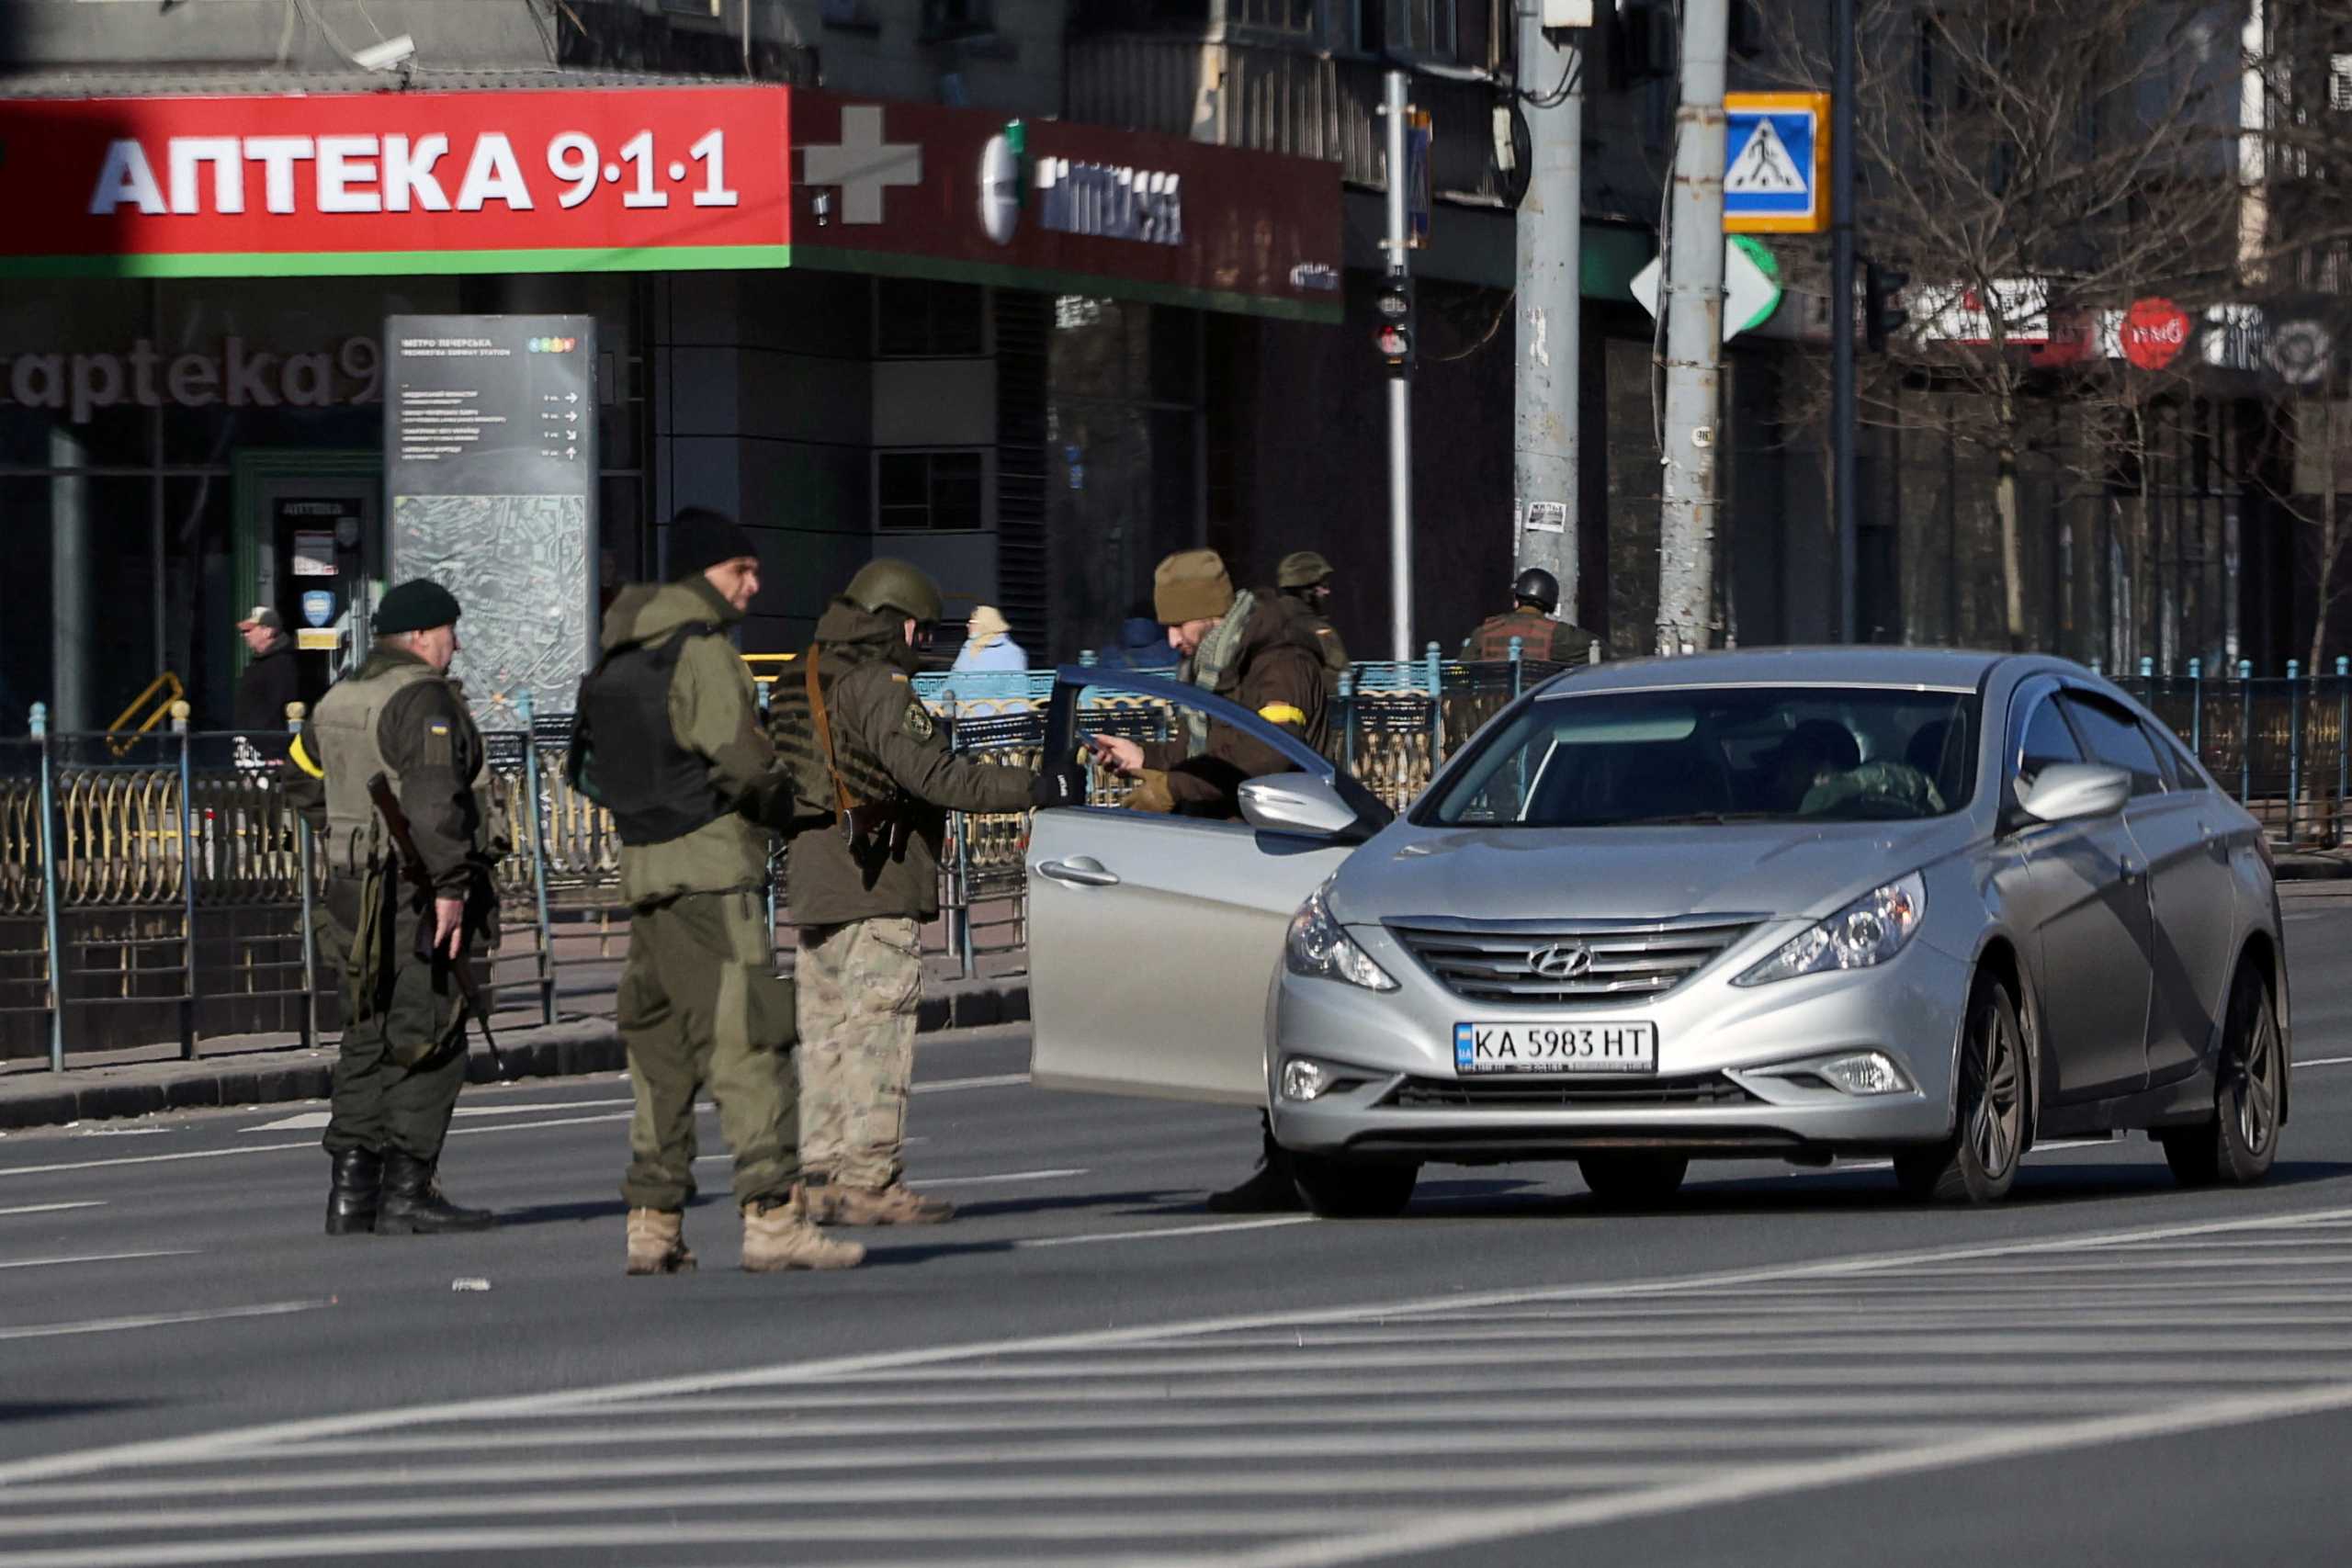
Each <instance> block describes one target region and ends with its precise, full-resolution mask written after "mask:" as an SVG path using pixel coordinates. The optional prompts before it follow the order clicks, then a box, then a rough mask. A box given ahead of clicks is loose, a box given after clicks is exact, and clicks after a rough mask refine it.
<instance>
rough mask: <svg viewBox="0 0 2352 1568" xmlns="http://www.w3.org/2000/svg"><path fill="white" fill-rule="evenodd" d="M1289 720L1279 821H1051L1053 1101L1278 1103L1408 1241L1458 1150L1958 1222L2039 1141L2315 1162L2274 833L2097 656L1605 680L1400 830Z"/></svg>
mask: <svg viewBox="0 0 2352 1568" xmlns="http://www.w3.org/2000/svg"><path fill="white" fill-rule="evenodd" d="M1067 673H1068V676H1069V680H1068V682H1067V683H1066V687H1065V690H1064V691H1063V692H1061V693H1058V694H1057V703H1056V705H1055V709H1054V714H1053V717H1052V719H1051V726H1052V729H1053V733H1049V744H1054V745H1061V744H1068V743H1069V741H1070V740H1071V739H1072V728H1073V724H1074V719H1073V715H1074V713H1075V704H1074V702H1073V701H1072V700H1071V699H1072V697H1073V696H1074V695H1075V687H1076V685H1077V683H1078V682H1080V681H1081V680H1082V679H1084V678H1085V677H1086V675H1087V674H1088V673H1091V672H1082V671H1069V672H1067ZM1130 683H1131V684H1133V685H1136V686H1137V687H1143V686H1150V687H1151V688H1153V694H1156V695H1159V696H1162V697H1166V698H1168V699H1169V700H1171V701H1176V702H1180V703H1186V704H1191V705H1196V706H1202V707H1206V708H1209V709H1211V710H1212V711H1213V713H1214V716H1217V717H1219V718H1222V719H1224V720H1225V721H1226V722H1229V723H1239V724H1250V725H1256V724H1257V721H1256V720H1255V718H1254V716H1250V715H1248V714H1246V713H1243V712H1241V711H1240V710H1238V709H1234V708H1232V707H1231V705H1226V704H1220V703H1218V702H1216V699H1214V698H1209V697H1204V696H1203V695H1202V694H1200V693H1198V692H1197V691H1193V690H1190V689H1187V688H1183V687H1177V686H1172V685H1165V684H1163V683H1160V682H1148V681H1146V680H1143V679H1141V678H1136V679H1135V680H1133V681H1131V682H1130ZM1258 728H1259V729H1260V730H1261V733H1262V736H1263V738H1264V739H1266V740H1267V743H1268V744H1269V745H1272V746H1275V747H1276V749H1277V750H1282V751H1283V753H1284V754H1285V755H1286V756H1289V757H1291V758H1292V759H1293V760H1295V761H1296V762H1297V763H1298V764H1299V768H1298V772H1296V773H1284V774H1279V775H1275V776H1272V777H1269V778H1261V779H1258V780H1255V781H1252V782H1250V783H1249V784H1245V785H1243V786H1242V787H1241V793H1240V805H1241V809H1242V812H1243V816H1244V818H1245V820H1243V821H1240V822H1229V821H1213V820H1204V819H1200V818H1176V817H1152V816H1142V815H1138V814H1135V813H1129V812H1120V811H1115V810H1107V809H1099V808H1090V809H1080V810H1065V811H1052V812H1043V813H1040V814H1039V815H1038V817H1037V818H1036V821H1035V829H1034V831H1033V837H1032V840H1031V843H1030V847H1029V851H1028V863H1029V888H1030V901H1031V902H1030V921H1031V966H1032V998H1033V1009H1034V1011H1035V1061H1034V1064H1033V1076H1034V1077H1035V1081H1036V1082H1037V1083H1039V1084H1040V1085H1043V1086H1046V1087H1063V1088H1070V1089H1091V1090H1098V1091H1105V1090H1107V1091H1112V1092H1131V1093H1142V1094H1159V1095H1166V1096H1170V1097H1174V1098H1179V1099H1190V1100H1216V1101H1225V1102H1230V1103H1235V1104H1250V1105H1259V1106H1262V1107H1264V1108H1266V1109H1267V1110H1268V1111H1269V1112H1270V1114H1271V1116H1272V1125H1273V1131H1274V1135H1275V1138H1276V1140H1277V1141H1278V1142H1279V1143H1280V1144H1281V1145H1283V1148H1284V1149H1286V1150H1287V1151H1289V1152H1290V1154H1291V1156H1292V1158H1293V1163H1294V1168H1295V1173H1296V1176H1297V1180H1298V1185H1299V1188H1300V1190H1301V1192H1302V1195H1303V1196H1304V1197H1305V1198H1306V1201H1308V1203H1309V1204H1310V1205H1311V1206H1312V1207H1313V1208H1314V1209H1315V1210H1316V1211H1317V1213H1324V1214H1329V1215H1368V1214H1383V1213H1395V1212H1397V1210H1399V1209H1401V1208H1402V1207H1403V1206H1404V1205H1405V1203H1406V1202H1407V1201H1408V1199H1409V1198H1410V1196H1411V1194H1412V1190H1413V1186H1414V1182H1415V1180H1416V1178H1417V1176H1418V1173H1419V1169H1420V1168H1421V1166H1422V1165H1423V1164H1424V1163H1428V1162H1432V1161H1436V1162H1447V1163H1454V1164H1494V1163H1499V1162H1505V1161H1511V1162H1517V1161H1526V1160H1542V1159H1563V1158H1565V1159H1574V1160H1576V1161H1577V1164H1578V1165H1579V1167H1580V1168H1581V1170H1582V1173H1583V1176H1584V1179H1585V1181H1586V1183H1587V1185H1588V1186H1589V1188H1590V1189H1591V1190H1592V1191H1593V1192H1594V1193H1595V1194H1596V1196H1598V1197H1599V1198H1600V1199H1601V1200H1602V1201H1618V1202H1625V1203H1630V1204H1639V1203H1650V1202H1656V1201H1661V1200H1663V1199H1665V1198H1666V1197H1667V1196H1668V1195H1669V1194H1670V1193H1671V1192H1672V1191H1673V1190H1675V1189H1676V1188H1677V1187H1678V1186H1679V1184H1680V1182H1681V1180H1682V1179H1683V1176H1684V1174H1685V1172H1686V1170H1687V1169H1688V1168H1689V1164H1690V1162H1691V1160H1692V1159H1694V1158H1718V1159H1726V1158H1727V1159H1757V1158H1780V1159H1785V1160H1788V1161H1790V1162H1792V1163H1793V1164H1797V1165H1826V1164H1828V1163H1830V1162H1831V1161H1832V1160H1833V1159H1835V1158H1838V1157H1840V1156H1892V1157H1893V1160H1894V1170H1895V1174H1896V1177H1897V1179H1898V1180H1899V1181H1900V1183H1901V1185H1902V1187H1903V1188H1904V1190H1905V1191H1907V1192H1909V1193H1911V1194H1913V1195H1914V1196H1916V1197H1919V1198H1934V1199H1942V1200H1949V1201H1979V1202H1982V1201H1992V1200H1996V1199H1998V1198H2000V1197H2001V1196H2002V1195H2004V1194H2005V1193H2006V1192H2007V1190H2008V1189H2009V1186H2010V1184H2011V1182H2012V1181H2013V1180H2014V1179H2015V1178H2016V1175H2017V1171H2018V1162H2019V1160H2020V1158H2021V1157H2022V1156H2023V1155H2024V1153H2025V1151H2026V1150H2027V1149H2028V1148H2030V1147H2031V1146H2032V1145H2033V1144H2034V1142H2035V1141H2036V1140H2037V1139H2052V1138H2058V1137H2069V1138H2074V1137H2085V1136H2088V1137H2098V1136H2104V1135H2110V1134H2119V1133H2122V1132H2125V1131H2128V1130H2132V1129H2145V1130H2147V1131H2148V1132H2149V1133H2150V1134H2152V1135H2153V1136H2154V1137H2155V1138H2156V1139H2157V1140H2158V1141H2159V1142H2160V1143H2161V1145H2162V1146H2163V1148H2164V1152H2165V1158H2166V1159H2167V1161H2169V1163H2170V1164H2171V1167H2172V1168H2173V1170H2174V1172H2175V1173H2176V1175H2177V1177H2178V1178H2179V1179H2181V1180H2182V1181H2184V1182H2188V1183H2192V1184H2199V1183H2211V1182H2217V1181H2222V1182H2245V1181H2252V1180H2256V1179H2259V1178H2261V1177H2262V1176H2263V1175H2264V1174H2265V1173H2267V1171H2268V1169H2269V1168H2270V1166H2271V1162H2272V1160H2273V1158H2274V1157H2275V1156H2276V1154H2277V1150H2278V1134H2279V1130H2280V1128H2281V1127H2282V1126H2283V1125H2284V1123H2285V1122H2286V1119H2287V1111H2288V1108H2289V1100H2290V1094H2289V1091H2290V1077H2289V1051H2288V1043H2287V1037H2286V1025H2285V1019H2286V1017H2287V991H2286V987H2287V974H2286V963H2285V954H2284V949H2283V947H2282V944H2281V926H2280V921H2279V917H2278V896H2277V892H2276V890H2275V888H2274V886H2273V884H2272V879H2271V866H2270V861H2269V855H2268V851H2267V848H2266V845H2265V842H2264V840H2263V836H2262V833H2261V830H2260V829H2259V827H2258V825H2257V824H2256V822H2255V820H2254V818H2252V817H2250V816H2249V815H2247V813H2246V812H2245V811H2244V810H2243V809H2241V808H2240V807H2238V806H2237V805H2236V803H2235V802H2233V801H2232V800H2231V799H2230V798H2228V797H2227V796H2226V795H2223V794H2222V792H2221V790H2220V789H2219V788H2218V787H2217V786H2216V785H2215V784H2214V783H2213V781H2212V779H2211V777H2210V776H2208V775H2207V774H2206V773H2205V772H2204V770H2203V769H2202V768H2201V767H2200V766H2199V764H2198V762H2197V761H2196V759H2195V758H2194V757H2192V756H2191V755H2190V754H2189V752H2188V750H2187V749H2186V748H2185V747H2183V746H2182V745H2181V744H2180V743H2179V742H2178V740H2177V739H2175V738H2174V736H2173V735H2172V734H2171V733H2170V732H2169V731H2168V730H2167V729H2165V727H2164V726H2163V725H2162V724H2160V723H2158V722H2157V721H2156V720H2155V719H2154V718H2153V717H2151V716H2149V715H2148V714H2147V713H2146V712H2145V711H2144V710H2143V709H2142V708H2140V707H2139V706H2138V705H2135V704H2134V703H2133V702H2132V701H2131V699H2130V698H2129V697H2127V696H2126V695H2125V694H2123V693H2122V692H2120V691H2119V690H2118V689H2116V688H2115V687H2114V686H2112V685H2110V684H2109V683H2108V682H2104V681H2102V680H2100V679H2099V678H2098V676H2097V675H2095V674H2093V673H2091V672H2090V671H2086V670H2084V669H2082V668H2080V667H2079V666H2076V665H2074V664H2070V663H2067V662H2065V661H2064V660H2052V659H2045V658H2038V657H2030V656H2017V657H2010V656H2004V655H1995V654H1981V653H1962V652H1947V651H1939V650H1925V649H1885V648H1871V649H1826V650H1790V651H1747V652H1738V653H1725V654H1710V655H1701V656H1697V657H1686V658H1681V659H1674V660H1644V661H1638V662H1631V663H1624V664H1612V665H1604V666H1599V667H1595V668H1592V669H1589V670H1582V671H1575V672H1573V673H1571V674H1568V675H1564V676H1561V677H1559V678H1557V679H1555V680H1554V681H1551V682H1547V683H1545V684H1544V685H1542V686H1540V687H1538V688H1536V689H1535V690H1533V691H1532V692H1530V693H1528V694H1526V695H1524V696H1522V697H1521V698H1519V699H1518V700H1517V701H1515V702H1513V703H1512V704H1511V705H1510V706H1509V707H1508V708H1506V709H1505V710H1504V711H1503V713H1502V714H1501V715H1500V716H1498V717H1497V718H1496V719H1495V720H1494V721H1493V722H1492V723H1491V724H1489V725H1488V726H1487V728H1485V729H1484V730H1482V731H1481V732H1480V733H1479V734H1478V736H1477V737H1476V739H1473V740H1472V741H1471V742H1470V743H1469V744H1467V745H1465V746H1464V747H1462V748H1461V749H1460V750H1458V752H1457V753H1456V754H1455V755H1454V756H1453V758H1452V759H1451V760H1450V761H1448V762H1447V763H1446V765H1445V766H1444V767H1443V768H1442V770H1441V771H1440V772H1439V773H1438V774H1437V776H1436V777H1435V778H1434V779H1433V780H1432V781H1431V783H1430V787H1429V788H1428V790H1427V791H1426V792H1424V794H1423V795H1421V797H1420V798H1419V800H1418V801H1417V802H1416V803H1415V804H1414V805H1413V806H1412V807H1411V808H1410V809H1409V810H1408V811H1407V812H1406V813H1405V815H1404V816H1402V817H1400V818H1395V819H1394V820H1391V819H1390V816H1389V813H1388V812H1386V811H1385V809H1384V808H1383V807H1380V806H1379V805H1378V803H1377V802H1376V801H1374V799H1373V798H1372V797H1371V796H1370V795H1367V794H1366V793H1365V792H1364V791H1363V788H1362V787H1361V786H1360V785H1359V784H1356V783H1355V781H1354V780H1352V779H1351V778H1349V777H1347V776H1346V775H1345V774H1344V773H1340V771H1338V770H1336V769H1334V768H1333V767H1332V766H1331V765H1330V764H1329V762H1327V761H1324V760H1323V759H1321V758H1319V757H1317V756H1316V755H1315V754H1314V753H1312V752H1311V751H1308V750H1306V749H1305V748H1304V747H1301V746H1299V745H1297V743H1295V741H1291V740H1289V739H1287V738H1286V737H1284V736H1283V735H1281V734H1280V733H1279V732H1277V731H1274V730H1273V729H1272V728H1271V727H1265V726H1258Z"/></svg>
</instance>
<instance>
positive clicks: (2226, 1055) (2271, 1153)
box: [2157, 964, 2288, 1187]
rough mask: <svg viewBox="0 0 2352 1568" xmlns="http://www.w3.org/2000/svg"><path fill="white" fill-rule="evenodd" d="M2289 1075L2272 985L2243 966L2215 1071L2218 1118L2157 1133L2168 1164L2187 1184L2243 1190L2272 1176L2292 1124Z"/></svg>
mask: <svg viewBox="0 0 2352 1568" xmlns="http://www.w3.org/2000/svg"><path fill="white" fill-rule="evenodd" d="M2287 1071H2288V1068H2287V1051H2286V1045H2285V1042H2283V1041H2281V1040H2280V1039H2279V1038H2278V1009H2277V1007H2276V1006H2274V1005H2273V1004H2272V1002H2271V1000H2270V987H2269V986H2268V984H2267V983H2266V982H2265V981H2264V979H2263V977H2262V976H2261V974H2260V972H2259V971H2257V970H2256V968H2255V967H2254V966H2253V965H2252V964H2241V965H2240V966H2239V969H2238V976H2237V979H2236V981H2235V982H2234V983H2233V984H2232V986H2231V987H2230V1011H2229V1018H2228V1022H2227V1024H2226V1026H2225V1027H2224V1028H2223V1030H2222V1055H2221V1060H2220V1061H2219V1062H2218V1063H2217V1064H2216V1065H2215V1066H2214V1072H2213V1114H2212V1115H2211V1117H2210V1118H2208V1119H2207V1120H2205V1121H2202V1122H2197V1123H2195V1124H2194V1125H2192V1126H2188V1127H2168V1128H2166V1129H2165V1130H2164V1131H2163V1132H2162V1133H2160V1134H2157V1135H2158V1136H2159V1137H2160V1138H2161V1139H2162V1140H2163V1141H2164V1146H2165V1163H2166V1164H2167V1165H2169V1166H2171V1167H2172V1173H2173V1175H2174V1177H2175V1178H2176V1179H2178V1180H2179V1182H2180V1184H2181V1185H2182V1186H2184V1187H2211V1186H2212V1185H2213V1184H2214V1183H2216V1182H2227V1183H2229V1184H2231V1185H2233V1186H2243V1185H2245V1183H2247V1182H2253V1181H2259V1180H2261V1179H2263V1178H2264V1177H2266V1176H2267V1175H2269V1174H2270V1167H2271V1163H2272V1162H2273V1161H2274V1160H2276V1159H2277V1158H2278V1129H2279V1127H2280V1126H2281V1125H2282V1124H2283V1122H2285V1119H2286V1117H2285V1112H2286V1107H2287Z"/></svg>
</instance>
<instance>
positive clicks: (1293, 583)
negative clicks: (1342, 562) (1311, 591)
mask: <svg viewBox="0 0 2352 1568" xmlns="http://www.w3.org/2000/svg"><path fill="white" fill-rule="evenodd" d="M1330 575H1331V563H1330V562H1329V561H1327V560H1325V559H1324V558H1322V557H1321V556H1319V555H1317V553H1316V552H1315V551H1313V550H1293V551H1292V552H1291V553H1290V554H1288V555H1286V556H1284V557H1283V563H1282V565H1280V566H1278V567H1276V568H1275V569H1274V586H1275V587H1277V588H1312V587H1314V586H1315V585H1316V584H1317V583H1318V582H1321V581H1324V580H1325V579H1327V578H1329V576H1330Z"/></svg>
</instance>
